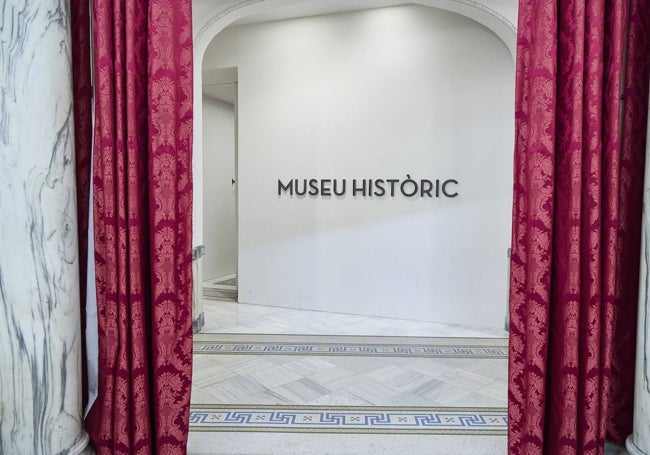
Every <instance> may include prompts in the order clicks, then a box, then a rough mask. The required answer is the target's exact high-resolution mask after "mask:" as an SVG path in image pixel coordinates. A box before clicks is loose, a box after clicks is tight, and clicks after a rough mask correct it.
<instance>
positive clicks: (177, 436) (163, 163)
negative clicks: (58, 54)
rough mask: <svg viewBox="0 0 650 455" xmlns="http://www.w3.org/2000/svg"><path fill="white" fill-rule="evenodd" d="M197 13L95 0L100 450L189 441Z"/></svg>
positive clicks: (187, 6)
mask: <svg viewBox="0 0 650 455" xmlns="http://www.w3.org/2000/svg"><path fill="white" fill-rule="evenodd" d="M191 17H192V16H191V1H190V0H113V1H110V0H94V1H93V21H94V22H93V39H94V80H95V116H96V117H95V140H94V158H93V160H94V161H93V190H94V201H93V202H94V226H95V239H94V241H95V262H96V284H97V306H98V330H99V391H98V398H97V400H96V401H95V403H94V405H93V406H92V408H91V410H90V413H89V415H88V417H87V419H86V428H87V430H88V432H89V434H90V435H91V440H92V445H93V447H94V449H95V451H96V453H97V454H165V455H168V454H170V455H173V454H183V453H186V444H187V434H188V425H189V402H190V390H191V368H192V316H191V306H192V305H191V298H192V296H191V290H192V264H191V261H192V252H191V232H192V229H191V212H192V176H191V156H192V102H193V95H192V71H193V69H192V52H193V51H192V30H191ZM76 26H83V24H76Z"/></svg>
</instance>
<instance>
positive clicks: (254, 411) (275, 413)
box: [190, 405, 508, 435]
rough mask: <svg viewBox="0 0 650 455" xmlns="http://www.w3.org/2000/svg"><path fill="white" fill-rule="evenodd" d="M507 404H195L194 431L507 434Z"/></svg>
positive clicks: (192, 428)
mask: <svg viewBox="0 0 650 455" xmlns="http://www.w3.org/2000/svg"><path fill="white" fill-rule="evenodd" d="M507 428H508V413H507V409H505V408H412V409H406V408H382V407H346V406H293V407H292V406H239V405H232V406H226V405H194V406H192V409H191V410H190V431H214V432H222V431H242V432H247V431H251V432H290V433H407V434H481V435H505V434H506V433H507Z"/></svg>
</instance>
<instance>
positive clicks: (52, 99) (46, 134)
mask: <svg viewBox="0 0 650 455" xmlns="http://www.w3.org/2000/svg"><path fill="white" fill-rule="evenodd" d="M0 14H1V16H0V71H1V73H0V74H1V75H2V81H1V83H0V97H1V98H0V220H1V222H0V371H2V375H1V376H0V453H3V454H28V453H29V454H55V453H57V454H58V453H66V454H76V453H81V452H83V451H84V450H85V449H86V446H87V444H88V437H87V435H86V433H85V432H84V431H83V428H82V422H81V387H80V382H81V372H80V324H79V276H78V249H77V220H76V190H75V175H74V126H73V115H72V76H71V56H70V25H69V5H68V2H67V1H64V0H8V1H5V2H3V4H2V7H1V8H0Z"/></svg>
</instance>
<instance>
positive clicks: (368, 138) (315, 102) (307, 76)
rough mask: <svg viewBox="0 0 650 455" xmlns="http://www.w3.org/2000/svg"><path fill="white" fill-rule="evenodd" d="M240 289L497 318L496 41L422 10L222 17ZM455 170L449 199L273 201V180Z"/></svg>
mask: <svg viewBox="0 0 650 455" xmlns="http://www.w3.org/2000/svg"><path fill="white" fill-rule="evenodd" d="M231 66H237V67H238V69H239V73H238V74H239V198H240V199H239V223H240V231H239V299H240V302H246V303H257V304H264V305H277V306H287V307H294V308H309V309H317V310H324V311H339V312H346V313H357V314H372V315H380V316H388V317H401V318H409V319H421V320H430V321H440V322H451V323H462V324H472V325H481V326H493V327H502V326H503V321H504V318H505V309H506V298H507V258H506V250H507V248H508V245H509V243H510V211H511V194H512V137H513V129H512V123H513V121H512V117H513V116H512V113H513V92H514V78H513V76H514V74H513V66H512V61H511V58H510V56H509V53H508V50H507V48H506V46H505V45H504V44H503V43H502V42H501V41H500V40H499V39H498V38H497V37H496V36H495V35H493V34H492V33H491V32H489V31H488V30H487V29H485V28H484V27H482V26H480V25H478V24H477V23H475V22H472V21H471V20H469V19H467V18H464V17H461V16H458V15H455V14H452V13H447V12H443V11H440V10H436V9H433V8H427V7H418V6H401V7H395V8H385V9H376V10H369V11H363V12H356V13H346V14H339V15H330V16H319V17H312V18H304V19H296V20H290V21H282V22H273V23H265V24H254V25H247V26H241V27H231V28H229V29H227V30H225V31H224V32H222V33H221V34H220V35H218V36H217V38H216V40H215V41H214V42H213V44H212V45H211V46H210V47H209V48H208V50H207V52H206V55H205V58H204V69H210V68H218V67H231ZM406 174H410V175H411V176H412V177H414V178H416V179H420V178H431V179H435V178H439V177H442V178H455V179H457V180H459V181H460V186H459V190H460V196H459V197H457V198H455V199H451V200H445V199H407V198H403V197H399V198H384V199H379V198H360V197H357V198H353V197H352V196H350V195H348V196H347V197H345V198H343V199H338V198H331V199H324V198H315V199H314V198H293V199H292V198H288V197H282V198H279V197H278V195H277V181H278V179H283V180H285V181H286V180H289V179H291V178H348V179H353V178H375V179H376V178H384V179H386V178H405V177H406Z"/></svg>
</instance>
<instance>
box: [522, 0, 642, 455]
mask: <svg viewBox="0 0 650 455" xmlns="http://www.w3.org/2000/svg"><path fill="white" fill-rule="evenodd" d="M644 2H646V0H631V2H630V5H631V11H635V14H637V15H638V16H637V17H636V18H635V19H634V20H633V21H631V22H630V30H629V35H630V36H632V39H630V41H629V49H628V68H630V67H634V70H632V71H631V72H629V73H628V75H627V87H628V88H629V87H631V86H632V85H633V86H634V87H637V88H636V90H637V93H636V94H635V95H634V96H637V95H638V96H641V97H643V93H645V98H644V99H645V102H644V103H645V104H640V105H638V106H637V105H635V107H634V108H632V107H631V106H629V105H627V104H626V108H625V109H626V110H625V112H626V116H625V125H626V126H625V127H624V128H623V129H622V130H620V108H621V94H622V93H623V85H624V81H625V78H624V64H625V58H624V53H625V51H626V48H627V47H626V46H627V44H628V43H627V37H628V30H627V29H626V27H627V18H628V16H629V17H632V15H630V12H629V11H628V10H627V6H628V2H627V0H559V1H549V0H521V1H520V6H519V29H518V49H517V88H516V113H515V116H516V119H515V120H516V139H515V140H516V144H515V147H516V149H515V175H514V181H515V187H514V207H513V241H512V256H511V291H510V315H511V317H510V321H511V323H510V360H509V363H510V369H509V451H510V453H512V454H542V453H544V454H554V455H555V454H600V453H602V451H603V446H604V442H605V438H606V435H607V434H608V432H609V435H610V437H612V438H614V439H616V440H618V441H619V442H622V440H623V439H624V438H625V437H626V436H627V435H628V434H629V433H630V431H631V426H630V423H631V415H632V401H631V400H632V396H631V393H630V390H631V389H632V387H631V385H630V384H631V383H632V382H633V374H634V349H635V333H636V324H635V320H636V309H637V292H638V291H637V290H638V267H639V245H640V243H639V242H640V226H641V224H640V219H641V218H640V216H641V211H640V209H641V201H642V184H643V168H644V166H643V163H644V150H645V148H644V143H643V141H644V140H645V139H643V140H638V139H631V138H632V137H633V136H634V137H635V138H637V137H643V138H645V126H644V125H645V116H646V113H647V99H648V98H647V83H648V74H649V73H648V64H647V56H648V55H650V48H649V47H648V46H647V38H644V39H646V41H644V39H641V36H645V35H647V33H648V30H650V27H649V25H650V16H649V15H648V9H647V5H644ZM643 27H645V30H643ZM633 42H635V43H633ZM643 80H645V85H646V88H645V90H639V89H638V87H639V81H643ZM628 95H629V94H628ZM643 106H645V107H643ZM641 107H643V110H641V109H640V108H641ZM621 131H622V133H621ZM621 354H622V355H621Z"/></svg>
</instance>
